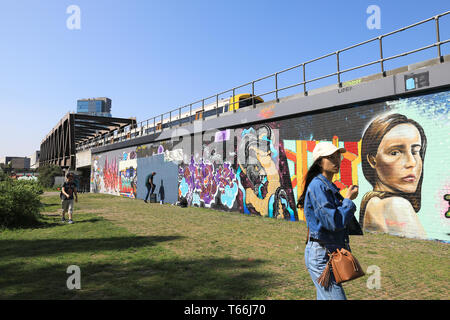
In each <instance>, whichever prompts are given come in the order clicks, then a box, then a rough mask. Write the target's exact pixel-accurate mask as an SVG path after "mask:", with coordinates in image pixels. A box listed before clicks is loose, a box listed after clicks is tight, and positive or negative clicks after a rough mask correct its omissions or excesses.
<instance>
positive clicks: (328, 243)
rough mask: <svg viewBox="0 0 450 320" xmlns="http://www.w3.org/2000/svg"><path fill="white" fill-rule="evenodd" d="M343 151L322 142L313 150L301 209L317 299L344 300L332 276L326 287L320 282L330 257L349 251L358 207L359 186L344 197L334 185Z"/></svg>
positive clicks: (309, 269)
mask: <svg viewBox="0 0 450 320" xmlns="http://www.w3.org/2000/svg"><path fill="white" fill-rule="evenodd" d="M345 152H346V150H345V149H344V148H339V149H338V148H337V147H335V146H334V145H333V144H331V143H329V142H320V143H318V144H317V145H316V147H315V148H314V151H313V161H314V163H313V165H312V166H311V167H310V168H309V170H308V173H307V174H306V178H305V187H304V189H303V193H302V195H301V196H300V199H299V202H298V206H299V207H300V208H303V209H304V214H305V218H306V224H307V226H308V229H309V236H308V240H307V244H306V248H305V264H306V268H307V269H308V272H309V274H310V275H311V279H312V281H313V282H314V285H315V286H316V290H317V299H318V300H324V299H325V300H345V299H346V296H345V292H344V290H343V288H342V286H341V285H340V284H337V283H336V281H335V280H334V277H333V276H332V278H331V282H330V285H329V286H328V287H327V288H325V287H322V286H321V285H320V284H318V282H317V279H318V278H319V277H320V275H321V274H322V272H323V271H324V269H325V267H326V265H327V262H328V259H329V256H328V253H327V252H328V251H329V252H333V251H334V250H336V249H338V248H345V249H347V250H350V247H349V237H348V229H347V226H348V224H349V222H350V221H351V219H352V218H353V216H354V213H355V211H356V206H355V204H354V203H353V201H352V200H354V199H355V198H356V197H357V196H358V187H357V186H353V185H352V186H350V187H349V189H348V192H347V195H346V197H345V198H343V197H342V196H341V194H340V193H339V189H338V188H337V187H336V186H335V185H334V183H332V182H331V181H332V178H333V175H334V174H336V173H338V172H339V168H340V165H341V160H342V156H341V154H342V153H345Z"/></svg>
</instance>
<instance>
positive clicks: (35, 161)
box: [30, 150, 41, 169]
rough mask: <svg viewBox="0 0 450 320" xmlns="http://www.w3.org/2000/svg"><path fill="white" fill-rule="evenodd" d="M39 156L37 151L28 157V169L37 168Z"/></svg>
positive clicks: (39, 153)
mask: <svg viewBox="0 0 450 320" xmlns="http://www.w3.org/2000/svg"><path fill="white" fill-rule="evenodd" d="M40 155H41V152H40V151H39V150H37V151H35V152H33V154H32V155H30V169H37V168H39V156H40Z"/></svg>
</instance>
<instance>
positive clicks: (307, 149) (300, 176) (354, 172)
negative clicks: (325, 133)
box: [283, 136, 361, 221]
mask: <svg viewBox="0 0 450 320" xmlns="http://www.w3.org/2000/svg"><path fill="white" fill-rule="evenodd" d="M321 141H325V140H320V141H319V140H317V141H306V140H283V143H284V149H285V152H286V158H287V162H288V167H289V174H290V176H291V183H292V190H293V192H294V196H295V199H297V200H298V198H299V196H300V195H301V193H302V191H303V184H304V178H305V176H306V173H307V172H308V168H309V167H310V166H311V165H312V152H313V150H314V147H315V146H316V144H318V143H319V142H321ZM331 142H332V143H333V144H334V145H335V146H336V147H339V148H341V147H344V148H345V149H346V150H347V152H346V153H344V154H343V159H342V162H341V168H340V170H339V173H337V174H335V175H334V176H333V182H334V184H335V185H336V186H337V187H338V188H339V190H340V192H341V194H342V196H345V194H346V193H347V189H348V187H349V186H350V185H352V184H353V185H357V184H358V166H359V165H360V163H361V140H360V141H357V142H350V141H339V138H338V137H337V136H334V137H333V140H332V141H331ZM298 219H299V220H302V221H305V215H304V213H303V209H298Z"/></svg>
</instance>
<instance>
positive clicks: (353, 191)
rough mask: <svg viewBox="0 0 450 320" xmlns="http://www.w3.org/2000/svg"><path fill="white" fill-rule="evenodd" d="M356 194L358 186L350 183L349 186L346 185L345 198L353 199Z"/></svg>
mask: <svg viewBox="0 0 450 320" xmlns="http://www.w3.org/2000/svg"><path fill="white" fill-rule="evenodd" d="M357 196H358V186H356V185H351V186H350V187H348V190H347V194H346V195H345V198H347V199H350V200H355V199H356V197H357Z"/></svg>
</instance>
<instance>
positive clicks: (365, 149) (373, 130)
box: [361, 113, 427, 212]
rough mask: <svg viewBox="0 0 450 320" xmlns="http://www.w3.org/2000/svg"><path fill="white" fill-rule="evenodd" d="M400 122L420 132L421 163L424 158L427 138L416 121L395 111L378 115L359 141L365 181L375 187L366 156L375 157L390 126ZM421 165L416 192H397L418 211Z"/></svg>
mask: <svg viewBox="0 0 450 320" xmlns="http://www.w3.org/2000/svg"><path fill="white" fill-rule="evenodd" d="M400 124H412V125H413V126H415V127H416V128H417V130H418V131H419V134H420V138H421V140H422V147H421V148H420V152H419V154H420V158H421V159H422V163H423V162H424V160H425V151H426V149H427V138H426V136H425V132H424V130H423V128H422V126H421V125H420V124H418V123H417V122H416V121H414V120H412V119H408V118H407V117H406V116H404V115H402V114H399V113H395V114H390V115H387V116H379V117H377V118H376V119H375V120H373V121H372V123H371V124H370V125H369V127H368V128H367V129H366V131H365V132H364V136H363V138H362V141H361V165H362V170H363V174H364V177H365V178H366V180H367V181H369V182H370V184H371V185H372V186H373V187H375V185H376V183H377V180H378V175H377V172H376V171H375V169H374V168H372V167H371V166H370V163H369V161H368V159H367V158H368V156H369V155H370V156H372V157H375V156H376V154H377V151H378V146H379V145H380V143H381V141H382V140H383V137H384V136H385V135H386V133H388V132H389V131H390V130H391V129H392V128H394V127H395V126H398V125H400ZM423 167H424V166H423V165H422V173H421V176H420V180H419V183H418V185H417V190H416V192H414V193H412V194H407V193H403V192H401V191H398V194H399V195H401V196H402V197H403V198H406V199H407V200H408V201H409V202H410V203H411V205H412V206H413V208H414V210H415V211H416V212H418V211H419V210H420V206H421V190H422V180H423Z"/></svg>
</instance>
